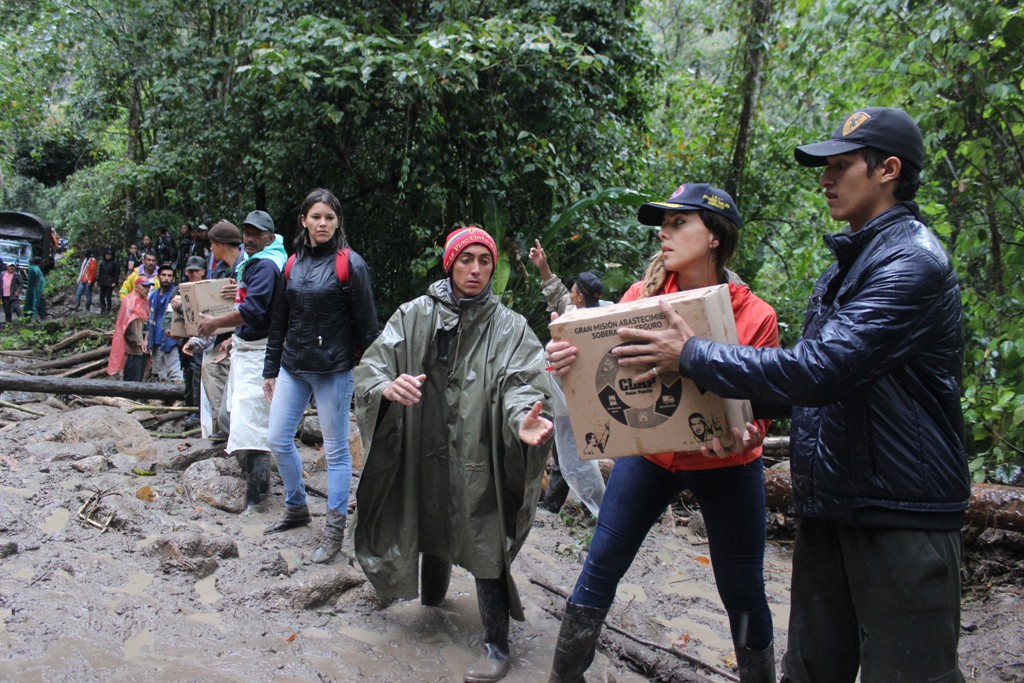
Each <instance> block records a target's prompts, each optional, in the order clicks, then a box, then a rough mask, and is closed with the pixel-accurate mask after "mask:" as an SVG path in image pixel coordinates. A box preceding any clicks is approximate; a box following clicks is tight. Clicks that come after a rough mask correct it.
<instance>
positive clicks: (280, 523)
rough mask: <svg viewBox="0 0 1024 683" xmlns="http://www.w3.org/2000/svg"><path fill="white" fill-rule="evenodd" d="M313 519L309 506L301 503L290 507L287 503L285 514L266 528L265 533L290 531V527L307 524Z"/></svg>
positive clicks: (265, 534)
mask: <svg viewBox="0 0 1024 683" xmlns="http://www.w3.org/2000/svg"><path fill="white" fill-rule="evenodd" d="M312 521H313V518H312V517H310V516H309V506H307V505H299V506H296V507H290V506H287V505H286V506H285V508H284V515H283V516H282V517H281V519H279V520H277V521H276V522H274V523H273V524H271V525H269V526H268V527H267V528H266V529H264V530H263V535H264V536H267V535H270V534H276V533H279V532H281V531H288V529H294V528H296V527H300V526H306V525H307V524H309V523H310V522H312Z"/></svg>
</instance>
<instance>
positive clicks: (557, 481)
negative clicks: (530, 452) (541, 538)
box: [540, 470, 569, 513]
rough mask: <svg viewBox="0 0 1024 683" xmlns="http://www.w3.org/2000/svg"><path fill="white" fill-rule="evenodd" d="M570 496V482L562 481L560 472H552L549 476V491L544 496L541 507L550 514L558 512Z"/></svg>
mask: <svg viewBox="0 0 1024 683" xmlns="http://www.w3.org/2000/svg"><path fill="white" fill-rule="evenodd" d="M568 495H569V482H567V481H566V480H565V479H562V473H561V472H560V471H558V470H551V473H550V474H549V475H548V491H547V493H545V494H544V500H543V501H541V504H540V506H541V507H542V508H544V509H545V510H547V511H548V512H556V513H557V512H558V511H559V510H561V509H562V505H564V504H565V499H566V497H567V496H568Z"/></svg>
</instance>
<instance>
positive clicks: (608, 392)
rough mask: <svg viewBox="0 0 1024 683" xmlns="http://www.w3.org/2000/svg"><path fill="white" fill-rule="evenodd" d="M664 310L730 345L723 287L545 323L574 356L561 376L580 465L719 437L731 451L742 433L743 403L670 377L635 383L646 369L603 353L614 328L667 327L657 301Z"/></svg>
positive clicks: (732, 336)
mask: <svg viewBox="0 0 1024 683" xmlns="http://www.w3.org/2000/svg"><path fill="white" fill-rule="evenodd" d="M659 300H664V301H667V302H669V303H670V304H672V306H673V308H674V309H675V310H676V312H677V313H679V315H681V316H682V317H683V319H685V320H686V322H687V324H689V326H690V327H691V328H692V329H693V331H694V333H695V334H696V335H697V336H698V337H702V338H705V339H714V340H717V341H724V342H730V343H737V336H736V321H735V319H734V317H733V313H732V302H731V301H730V299H729V288H728V286H727V285H716V286H714V287H705V288H701V289H692V290H688V291H685V292H677V293H675V294H666V295H664V296H660V297H651V298H647V299H640V300H638V301H631V302H629V303H624V304H615V305H613V306H602V307H598V308H581V309H577V310H575V311H571V312H569V313H566V314H565V315H563V316H561V317H559V318H558V319H557V320H555V321H554V322H552V323H551V324H550V329H551V338H552V339H555V340H558V341H567V342H569V343H571V344H572V345H573V346H575V347H576V348H577V349H578V350H579V354H578V356H577V358H576V362H575V363H574V364H573V366H572V369H571V370H570V371H569V373H568V374H566V375H565V376H564V377H562V384H563V387H564V390H565V398H566V401H567V403H568V405H569V417H570V419H571V420H572V431H573V436H574V437H575V439H576V443H577V444H578V446H579V450H580V454H579V455H580V458H582V459H584V460H593V459H597V458H618V457H622V456H626V455H647V454H653V453H670V452H677V451H694V450H699V449H700V447H701V446H710V445H711V439H712V438H713V437H716V436H717V437H719V438H720V439H721V440H722V443H723V444H724V445H726V446H727V447H728V446H730V445H732V442H733V437H732V428H733V427H738V428H739V429H743V427H744V425H745V424H746V423H747V422H749V421H750V420H751V419H752V417H753V415H752V412H751V410H750V403H749V402H748V401H740V400H733V399H723V398H720V397H719V396H717V395H715V394H713V393H711V392H709V391H705V390H702V389H701V388H699V387H697V386H696V385H695V384H694V383H693V381H691V380H689V379H684V378H682V377H680V376H679V374H678V373H661V374H659V375H658V377H656V378H655V379H652V380H649V381H646V382H636V381H634V378H635V377H636V376H637V375H640V374H642V373H643V372H644V371H645V370H647V369H648V368H639V369H631V368H628V367H622V366H620V365H619V364H618V358H617V357H616V356H613V355H612V354H611V350H612V349H613V348H615V347H616V346H620V345H622V344H623V343H625V342H623V340H622V339H621V338H620V337H619V336H618V335H617V334H616V333H615V331H616V330H617V329H618V328H620V327H636V328H640V329H646V330H662V329H666V328H667V327H668V321H667V319H666V317H665V314H664V313H662V312H661V309H660V308H659V307H658V301H659Z"/></svg>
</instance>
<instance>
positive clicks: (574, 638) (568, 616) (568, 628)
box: [548, 601, 608, 683]
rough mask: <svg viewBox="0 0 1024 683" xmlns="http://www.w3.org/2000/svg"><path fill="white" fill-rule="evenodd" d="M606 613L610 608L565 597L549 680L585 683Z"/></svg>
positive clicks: (549, 681)
mask: <svg viewBox="0 0 1024 683" xmlns="http://www.w3.org/2000/svg"><path fill="white" fill-rule="evenodd" d="M606 616H608V610H607V609H600V608H598V607H584V606H582V605H574V604H572V603H571V602H568V601H566V603H565V616H563V617H562V627H561V628H560V629H559V631H558V644H557V645H556V646H555V661H554V662H553V663H552V664H551V676H550V677H549V678H548V683H586V681H585V679H584V678H583V674H584V673H585V672H586V670H587V669H589V668H590V665H591V664H592V663H593V661H594V650H595V649H596V648H597V639H598V637H599V636H600V635H601V627H602V626H604V618H605V617H606Z"/></svg>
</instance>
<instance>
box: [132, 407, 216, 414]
mask: <svg viewBox="0 0 1024 683" xmlns="http://www.w3.org/2000/svg"><path fill="white" fill-rule="evenodd" d="M137 410H147V411H150V412H154V413H163V412H168V413H196V412H199V408H197V407H196V406H132V407H131V408H129V409H128V412H129V413H134V412H135V411H137Z"/></svg>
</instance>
